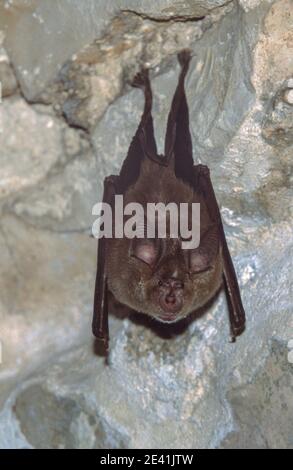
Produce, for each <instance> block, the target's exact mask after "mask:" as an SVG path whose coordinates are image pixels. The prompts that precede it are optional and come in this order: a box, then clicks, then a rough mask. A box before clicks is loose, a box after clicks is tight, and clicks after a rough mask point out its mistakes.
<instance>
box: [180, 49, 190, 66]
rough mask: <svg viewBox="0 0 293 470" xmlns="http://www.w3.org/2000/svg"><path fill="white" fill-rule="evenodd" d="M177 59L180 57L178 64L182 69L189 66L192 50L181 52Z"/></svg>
mask: <svg viewBox="0 0 293 470" xmlns="http://www.w3.org/2000/svg"><path fill="white" fill-rule="evenodd" d="M177 57H178V62H179V64H180V65H181V67H186V66H188V64H189V62H190V59H191V50H190V49H183V50H182V51H180V52H179V54H178V56H177Z"/></svg>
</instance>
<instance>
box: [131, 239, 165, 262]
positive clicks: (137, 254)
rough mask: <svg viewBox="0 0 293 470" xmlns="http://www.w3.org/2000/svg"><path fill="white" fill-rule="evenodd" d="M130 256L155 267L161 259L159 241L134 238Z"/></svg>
mask: <svg viewBox="0 0 293 470" xmlns="http://www.w3.org/2000/svg"><path fill="white" fill-rule="evenodd" d="M130 255H131V256H133V257H134V258H137V259H139V260H140V261H143V262H144V263H146V264H148V265H149V266H151V267H153V266H154V265H155V264H156V262H157V260H158V257H159V246H158V240H156V239H155V238H154V239H149V238H133V240H132V242H131V247H130Z"/></svg>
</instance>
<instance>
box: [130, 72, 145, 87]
mask: <svg viewBox="0 0 293 470" xmlns="http://www.w3.org/2000/svg"><path fill="white" fill-rule="evenodd" d="M148 83H149V71H148V69H142V70H141V71H140V72H138V73H137V74H136V75H135V77H134V79H133V81H132V83H131V85H132V86H133V87H135V88H145V87H146V86H147V85H148Z"/></svg>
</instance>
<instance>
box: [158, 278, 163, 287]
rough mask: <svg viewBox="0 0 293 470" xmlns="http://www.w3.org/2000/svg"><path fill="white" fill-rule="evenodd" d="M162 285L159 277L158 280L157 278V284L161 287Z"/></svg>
mask: <svg viewBox="0 0 293 470" xmlns="http://www.w3.org/2000/svg"><path fill="white" fill-rule="evenodd" d="M162 285H163V281H161V279H159V280H158V286H159V287H162Z"/></svg>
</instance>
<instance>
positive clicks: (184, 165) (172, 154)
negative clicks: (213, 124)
mask: <svg viewBox="0 0 293 470" xmlns="http://www.w3.org/2000/svg"><path fill="white" fill-rule="evenodd" d="M190 60H191V53H190V51H189V50H186V49H185V50H183V51H181V52H180V53H179V54H178V61H179V63H180V65H181V72H180V75H179V79H178V85H177V88H176V91H175V94H174V97H173V101H172V106H171V110H170V113H169V117H168V124H167V132H166V139H165V155H166V157H167V159H169V160H170V159H172V158H174V168H175V174H176V176H177V177H179V178H181V179H183V180H184V181H186V182H189V183H190V184H192V171H193V170H192V169H193V157H192V142H191V135H190V130H189V111H188V105H187V101H186V95H185V89H184V81H185V77H186V74H187V71H188V68H189V63H190Z"/></svg>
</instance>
